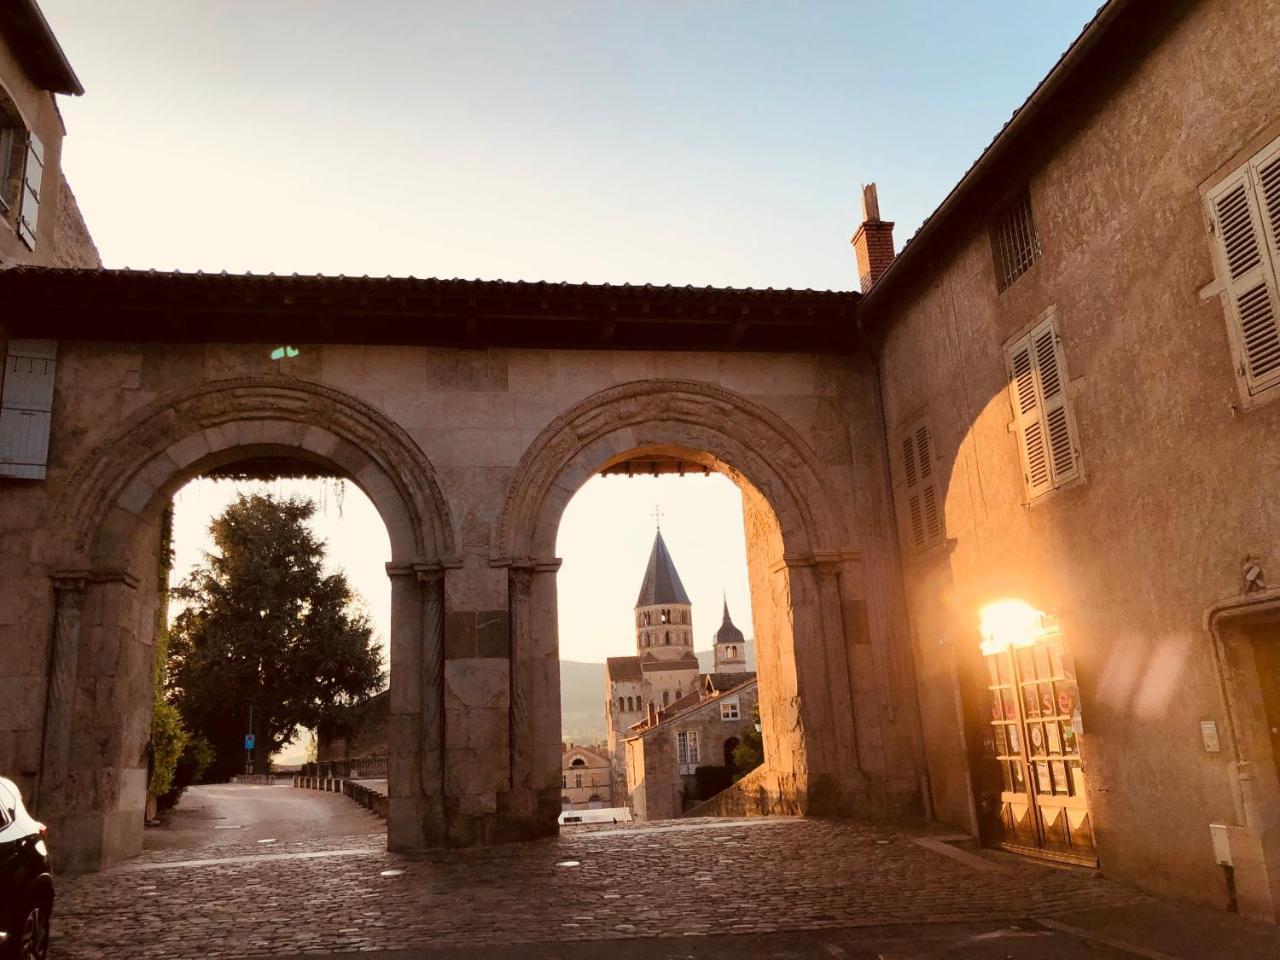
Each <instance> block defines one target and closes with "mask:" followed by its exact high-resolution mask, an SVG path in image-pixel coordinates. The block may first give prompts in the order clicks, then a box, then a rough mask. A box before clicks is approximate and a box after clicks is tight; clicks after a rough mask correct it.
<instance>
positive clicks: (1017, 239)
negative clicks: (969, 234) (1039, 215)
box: [991, 187, 1040, 293]
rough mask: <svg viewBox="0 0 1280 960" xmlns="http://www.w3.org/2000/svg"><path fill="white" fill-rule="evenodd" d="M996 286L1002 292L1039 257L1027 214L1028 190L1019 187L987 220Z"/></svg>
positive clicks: (1031, 222)
mask: <svg viewBox="0 0 1280 960" xmlns="http://www.w3.org/2000/svg"><path fill="white" fill-rule="evenodd" d="M991 257H992V259H993V260H994V261H995V267H996V288H997V289H998V290H999V291H1000V292H1001V293H1003V292H1004V291H1005V290H1007V289H1008V288H1009V287H1010V286H1012V284H1013V282H1014V281H1015V280H1017V279H1018V278H1019V277H1020V276H1022V275H1023V274H1024V273H1026V272H1027V270H1029V269H1030V268H1031V265H1032V264H1033V263H1035V262H1036V261H1037V260H1038V259H1040V236H1039V234H1037V233H1036V222H1035V220H1034V219H1033V218H1032V216H1031V191H1030V189H1028V188H1026V187H1023V188H1022V190H1021V191H1019V193H1018V195H1017V196H1015V197H1014V198H1013V199H1012V200H1011V201H1010V202H1009V203H1008V204H1007V205H1006V206H1005V207H1004V209H1003V210H1001V211H1000V212H999V213H998V214H997V215H996V217H995V219H994V220H993V221H992V223H991Z"/></svg>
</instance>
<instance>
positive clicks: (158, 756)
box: [147, 507, 191, 798]
mask: <svg viewBox="0 0 1280 960" xmlns="http://www.w3.org/2000/svg"><path fill="white" fill-rule="evenodd" d="M172 569H173V508H172V507H170V508H169V509H167V510H165V512H164V516H163V518H162V519H161V523H160V564H159V568H158V571H157V572H158V581H159V582H158V584H157V586H158V588H159V593H160V602H159V604H158V605H157V607H156V618H155V660H154V661H153V663H152V677H151V688H152V695H151V742H150V744H149V756H150V760H151V763H150V767H151V770H150V774H149V776H148V777H147V793H148V794H149V795H150V796H152V797H156V798H159V797H162V796H166V795H168V794H171V793H176V794H181V792H182V790H183V789H185V788H186V786H187V784H185V783H176V782H175V779H174V774H175V773H176V772H177V768H178V758H179V757H180V756H182V752H183V750H184V749H185V748H186V746H187V743H188V742H189V741H190V739H191V734H190V732H189V731H188V730H187V728H186V725H185V724H183V722H182V715H181V714H179V713H178V708H177V707H175V706H174V705H173V704H172V703H171V702H170V700H169V694H168V689H167V688H168V678H169V572H170V571H171V570H172Z"/></svg>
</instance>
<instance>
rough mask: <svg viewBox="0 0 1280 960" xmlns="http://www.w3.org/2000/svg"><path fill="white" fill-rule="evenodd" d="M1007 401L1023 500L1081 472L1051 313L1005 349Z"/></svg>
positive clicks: (1064, 373)
mask: <svg viewBox="0 0 1280 960" xmlns="http://www.w3.org/2000/svg"><path fill="white" fill-rule="evenodd" d="M1005 360H1006V363H1007V364H1008V373H1009V401H1010V403H1011V404H1012V406H1013V420H1014V425H1015V428H1016V432H1017V434H1018V449H1019V452H1020V454H1021V456H1022V475H1023V478H1024V480H1025V482H1026V490H1027V497H1028V499H1031V500H1034V499H1036V498H1037V497H1040V496H1043V495H1044V494H1046V493H1049V492H1050V491H1052V490H1055V489H1057V488H1058V487H1060V486H1062V485H1063V484H1065V483H1068V482H1069V481H1071V480H1075V479H1076V478H1077V477H1079V476H1080V448H1079V444H1078V443H1077V442H1076V428H1075V422H1074V420H1073V418H1072V416H1071V410H1070V408H1069V407H1068V405H1067V368H1066V363H1065V362H1064V359H1063V355H1062V343H1061V341H1060V340H1059V338H1058V331H1057V326H1056V324H1055V321H1054V315H1053V312H1052V311H1050V313H1049V314H1048V316H1047V317H1046V318H1045V319H1044V320H1042V321H1041V322H1040V323H1038V324H1037V325H1036V326H1035V327H1034V328H1033V329H1032V330H1031V332H1030V333H1028V334H1027V335H1026V336H1024V337H1019V338H1018V339H1017V340H1015V341H1014V342H1013V343H1011V344H1009V346H1008V347H1006V348H1005Z"/></svg>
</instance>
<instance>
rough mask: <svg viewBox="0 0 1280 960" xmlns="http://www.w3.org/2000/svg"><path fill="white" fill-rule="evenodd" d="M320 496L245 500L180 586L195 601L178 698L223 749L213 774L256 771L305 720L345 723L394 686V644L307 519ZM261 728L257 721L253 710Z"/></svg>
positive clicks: (172, 656)
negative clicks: (390, 678)
mask: <svg viewBox="0 0 1280 960" xmlns="http://www.w3.org/2000/svg"><path fill="white" fill-rule="evenodd" d="M314 513H315V504H314V503H312V502H311V501H310V500H309V499H306V498H299V497H291V498H287V499H281V498H277V497H274V496H271V495H265V496H263V495H256V494H255V495H253V496H244V495H241V496H240V498H239V499H238V500H237V501H236V502H235V503H233V504H231V506H229V507H228V508H227V509H226V511H224V512H223V513H222V515H221V516H219V517H217V518H216V519H215V520H214V521H213V522H212V523H211V524H210V526H209V532H210V534H211V535H212V537H213V542H214V546H215V548H216V549H215V551H214V552H212V553H208V554H206V555H205V562H204V564H203V565H202V566H201V567H199V568H198V569H196V570H195V571H193V572H192V574H191V576H190V577H188V578H187V580H186V581H184V582H183V584H182V585H181V586H180V587H178V588H176V589H175V590H174V596H175V597H177V598H178V599H179V600H182V601H184V602H185V603H186V605H187V606H186V609H184V610H183V612H182V613H181V614H179V615H178V617H177V618H175V620H174V623H173V627H172V629H171V631H170V637H169V668H170V670H169V680H170V685H171V695H172V698H173V702H174V703H175V704H176V705H177V707H178V709H179V710H180V711H181V713H182V717H183V720H184V722H185V723H186V725H187V726H188V727H189V728H190V729H191V730H192V732H193V733H195V734H198V735H202V736H204V737H205V738H207V739H208V742H209V743H210V744H211V745H212V747H213V753H214V757H213V762H212V764H211V765H210V767H209V770H208V775H209V778H210V779H225V778H226V777H228V776H230V775H231V774H233V773H236V772H238V771H240V770H242V769H243V764H244V735H245V733H247V732H252V733H253V734H254V735H255V737H256V739H257V744H256V749H255V750H254V770H255V772H258V773H266V772H268V770H269V769H270V767H269V763H270V757H271V755H272V754H273V753H275V752H276V751H277V750H279V749H281V748H282V747H284V746H286V745H288V744H289V743H292V742H293V740H294V738H295V737H296V736H297V730H298V728H299V727H300V726H301V727H317V726H319V725H321V724H322V723H328V722H333V721H334V720H335V719H336V718H337V717H338V716H339V715H340V713H341V712H342V710H343V708H345V707H348V706H350V705H352V704H354V703H359V702H361V701H363V700H365V699H367V698H368V697H369V696H371V695H372V694H374V693H375V692H377V691H378V690H379V689H381V688H382V686H383V683H384V680H385V674H384V673H383V670H382V654H381V652H380V651H379V650H378V648H377V647H376V646H374V645H373V630H372V627H371V625H370V623H369V619H368V617H367V616H366V615H365V614H363V613H362V612H359V611H357V610H356V609H355V608H354V601H355V599H356V597H355V595H354V594H353V592H352V590H351V587H350V586H349V585H348V583H347V578H346V577H345V576H344V575H343V574H341V573H334V574H329V575H327V576H326V575H325V573H324V570H323V562H324V545H323V544H322V543H321V542H319V541H318V540H316V538H315V536H314V535H313V534H312V533H311V530H310V529H309V528H308V526H307V521H308V520H309V519H310V518H311V516H312V515H313V514H314ZM250 707H252V708H253V729H252V730H251V731H250V729H249V708H250Z"/></svg>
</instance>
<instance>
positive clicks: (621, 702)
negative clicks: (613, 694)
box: [618, 697, 624, 710]
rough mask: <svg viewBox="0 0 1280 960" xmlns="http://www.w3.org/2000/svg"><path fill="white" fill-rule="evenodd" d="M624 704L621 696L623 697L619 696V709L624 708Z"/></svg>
mask: <svg viewBox="0 0 1280 960" xmlns="http://www.w3.org/2000/svg"><path fill="white" fill-rule="evenodd" d="M622 704H623V700H622V698H621V697H619V698H618V709H619V710H622V709H624V708H623V706H622Z"/></svg>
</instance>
